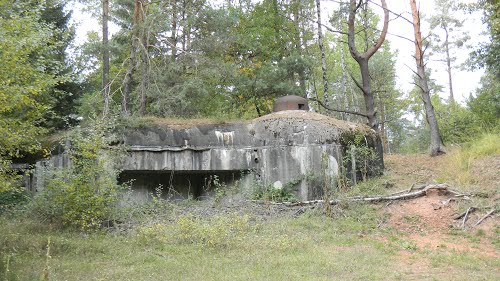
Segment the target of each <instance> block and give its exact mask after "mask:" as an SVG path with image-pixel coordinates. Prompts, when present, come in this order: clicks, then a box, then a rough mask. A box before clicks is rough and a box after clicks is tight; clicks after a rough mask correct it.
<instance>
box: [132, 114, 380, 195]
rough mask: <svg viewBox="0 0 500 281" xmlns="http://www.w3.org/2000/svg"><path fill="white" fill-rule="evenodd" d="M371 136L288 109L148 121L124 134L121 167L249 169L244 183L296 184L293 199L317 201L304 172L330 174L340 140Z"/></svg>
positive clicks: (146, 169) (360, 127)
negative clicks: (229, 119)
mask: <svg viewBox="0 0 500 281" xmlns="http://www.w3.org/2000/svg"><path fill="white" fill-rule="evenodd" d="M356 133H361V134H363V135H365V136H366V137H367V138H370V139H372V138H373V137H374V134H373V133H372V132H371V131H370V129H369V128H367V127H366V126H363V125H359V124H354V123H349V122H344V121H340V120H336V119H333V118H330V117H327V116H324V115H321V114H318V113H313V112H307V111H299V110H288V111H280V112H276V113H273V114H269V115H266V116H264V117H261V118H257V119H254V120H251V121H248V122H244V123H243V122H242V123H227V124H203V125H196V126H192V127H187V128H186V127H181V128H179V127H178V126H175V125H174V126H169V125H168V124H162V125H155V124H151V125H150V126H146V127H144V128H138V129H134V130H130V131H128V132H127V134H126V136H125V144H126V145H127V146H128V147H129V151H130V157H128V158H127V160H126V161H125V164H124V167H123V169H124V171H144V172H149V171H178V172H189V171H191V172H192V171H204V172H207V173H209V172H210V171H214V172H215V171H233V172H236V171H249V173H247V175H246V176H245V177H250V178H251V180H250V181H249V180H248V179H247V180H246V182H253V183H252V184H249V185H248V186H246V189H251V188H252V187H254V186H256V185H260V186H273V185H275V184H276V183H279V184H283V183H287V182H298V190H297V197H298V199H301V200H309V199H315V197H317V196H318V194H320V193H321V192H318V191H317V190H315V188H317V187H311V186H308V183H307V180H306V179H305V178H306V176H307V175H310V174H320V175H328V176H329V177H330V178H334V177H336V176H337V175H338V173H339V167H340V166H341V165H342V164H341V161H342V153H343V149H344V148H343V146H342V138H344V137H349V136H352V135H353V134H356Z"/></svg>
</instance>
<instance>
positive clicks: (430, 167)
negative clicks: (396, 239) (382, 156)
mask: <svg viewBox="0 0 500 281" xmlns="http://www.w3.org/2000/svg"><path fill="white" fill-rule="evenodd" d="M446 161H447V159H446V158H444V157H430V156H427V155H415V154H414V155H388V156H387V157H386V165H387V172H386V175H388V176H389V178H390V180H391V181H393V182H394V183H395V185H396V186H400V187H402V186H411V185H412V184H417V183H426V182H427V183H430V182H435V181H436V178H438V177H439V175H440V174H441V173H442V169H443V167H444V166H445V162H446ZM499 167H500V155H494V156H489V157H485V158H482V159H478V160H475V161H474V162H472V163H471V167H470V172H471V174H472V175H473V177H474V179H475V180H473V183H472V184H474V183H476V184H477V188H476V191H479V190H480V191H481V192H478V194H477V196H481V197H486V198H482V204H486V205H489V206H479V207H480V208H479V209H477V210H476V211H475V212H473V213H471V214H470V215H469V217H468V219H467V221H466V222H465V224H464V223H463V218H460V219H454V218H455V217H457V215H458V214H459V213H461V212H462V211H463V209H464V208H468V206H475V204H477V203H478V202H477V201H475V200H474V196H476V194H472V196H471V199H470V200H458V201H451V202H448V201H447V200H448V199H449V198H450V195H448V194H442V193H439V192H435V191H432V192H428V193H427V195H426V196H424V197H420V198H416V199H412V200H407V201H397V202H394V203H392V204H390V205H388V206H384V207H383V210H384V211H385V212H387V213H388V214H389V219H388V221H387V224H388V226H390V227H393V228H394V229H396V230H397V231H399V232H400V233H402V234H405V235H407V238H408V239H410V240H411V241H413V242H414V243H415V244H416V247H417V248H419V249H425V250H430V251H433V250H440V249H448V250H452V251H456V252H469V253H475V254H477V255H479V256H488V257H494V258H499V257H500V253H499V251H498V248H497V247H495V246H494V245H492V243H493V241H492V240H494V239H498V227H499V222H500V220H499V215H498V212H497V213H495V214H493V215H491V216H490V217H488V218H487V219H485V220H484V221H483V222H482V223H481V224H480V225H478V226H475V224H476V223H477V222H478V220H479V219H481V218H482V217H483V216H484V215H485V214H486V213H487V212H488V211H489V210H491V209H492V208H495V206H496V207H497V208H498V199H499V195H498V184H499V183H500V178H499V177H500V173H498V171H499V169H498V168H499ZM457 189H460V187H457ZM485 194H486V195H485ZM460 207H461V208H460ZM497 211H498V210H497ZM495 237H496V238H495ZM408 255H409V254H408V252H405V251H403V252H402V253H401V258H402V261H404V260H406V259H407V257H406V258H405V256H408Z"/></svg>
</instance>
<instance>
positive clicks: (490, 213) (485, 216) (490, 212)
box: [474, 209, 496, 226]
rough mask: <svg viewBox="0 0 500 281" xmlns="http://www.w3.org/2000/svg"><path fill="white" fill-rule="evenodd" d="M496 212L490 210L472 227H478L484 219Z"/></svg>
mask: <svg viewBox="0 0 500 281" xmlns="http://www.w3.org/2000/svg"><path fill="white" fill-rule="evenodd" d="M495 212H496V209H492V210H491V211H489V212H488V213H487V214H486V215H484V217H482V218H480V219H479V220H478V221H477V222H476V224H475V225H474V226H478V225H479V224H480V223H482V222H483V221H484V220H485V219H486V218H488V217H489V216H491V215H493V213H495Z"/></svg>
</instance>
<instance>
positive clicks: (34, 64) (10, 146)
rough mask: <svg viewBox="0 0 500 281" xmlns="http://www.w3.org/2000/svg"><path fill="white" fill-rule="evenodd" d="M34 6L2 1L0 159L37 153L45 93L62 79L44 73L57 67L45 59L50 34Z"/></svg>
mask: <svg viewBox="0 0 500 281" xmlns="http://www.w3.org/2000/svg"><path fill="white" fill-rule="evenodd" d="M33 3H34V2H33ZM33 3H32V1H24V2H22V3H21V2H19V1H15V2H12V1H6V0H1V1H0V50H1V52H0V61H2V64H0V77H2V79H1V80H0V135H1V136H2V138H0V157H7V158H12V157H20V156H22V155H23V154H25V153H30V152H35V151H37V150H39V149H41V145H40V142H39V140H38V137H39V136H41V135H43V134H44V133H45V131H46V130H45V129H44V128H42V127H41V124H42V122H43V121H44V115H45V114H46V112H47V111H48V110H49V109H50V107H51V103H50V100H49V97H48V96H47V93H48V91H49V90H50V89H52V87H54V86H55V85H57V84H58V83H60V82H62V81H63V80H64V79H63V77H60V76H54V75H52V74H50V73H48V72H47V71H46V68H47V67H49V66H51V67H56V66H55V65H56V64H57V63H56V62H55V61H53V60H51V59H50V58H47V57H45V56H44V55H45V54H48V53H51V52H53V51H54V45H55V42H54V39H53V36H52V35H53V30H52V28H51V27H50V26H49V25H47V24H46V23H44V22H41V21H40V13H41V11H40V7H37V6H33V5H32V4H33ZM13 42H16V44H13Z"/></svg>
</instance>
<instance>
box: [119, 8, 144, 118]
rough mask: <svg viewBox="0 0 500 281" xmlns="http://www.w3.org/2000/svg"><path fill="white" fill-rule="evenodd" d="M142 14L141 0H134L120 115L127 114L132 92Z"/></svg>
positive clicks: (128, 113)
mask: <svg viewBox="0 0 500 281" xmlns="http://www.w3.org/2000/svg"><path fill="white" fill-rule="evenodd" d="M141 15H142V2H141V0H134V14H133V16H132V33H131V36H130V37H131V49H130V60H129V64H128V69H127V73H125V78H124V79H123V95H122V115H123V116H129V115H130V112H129V108H128V102H129V99H130V94H131V92H132V82H133V80H132V79H133V74H134V69H135V64H136V61H135V59H136V57H135V54H136V53H137V51H138V45H139V36H138V33H139V24H140V23H141V22H142V21H141V18H142V17H141Z"/></svg>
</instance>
